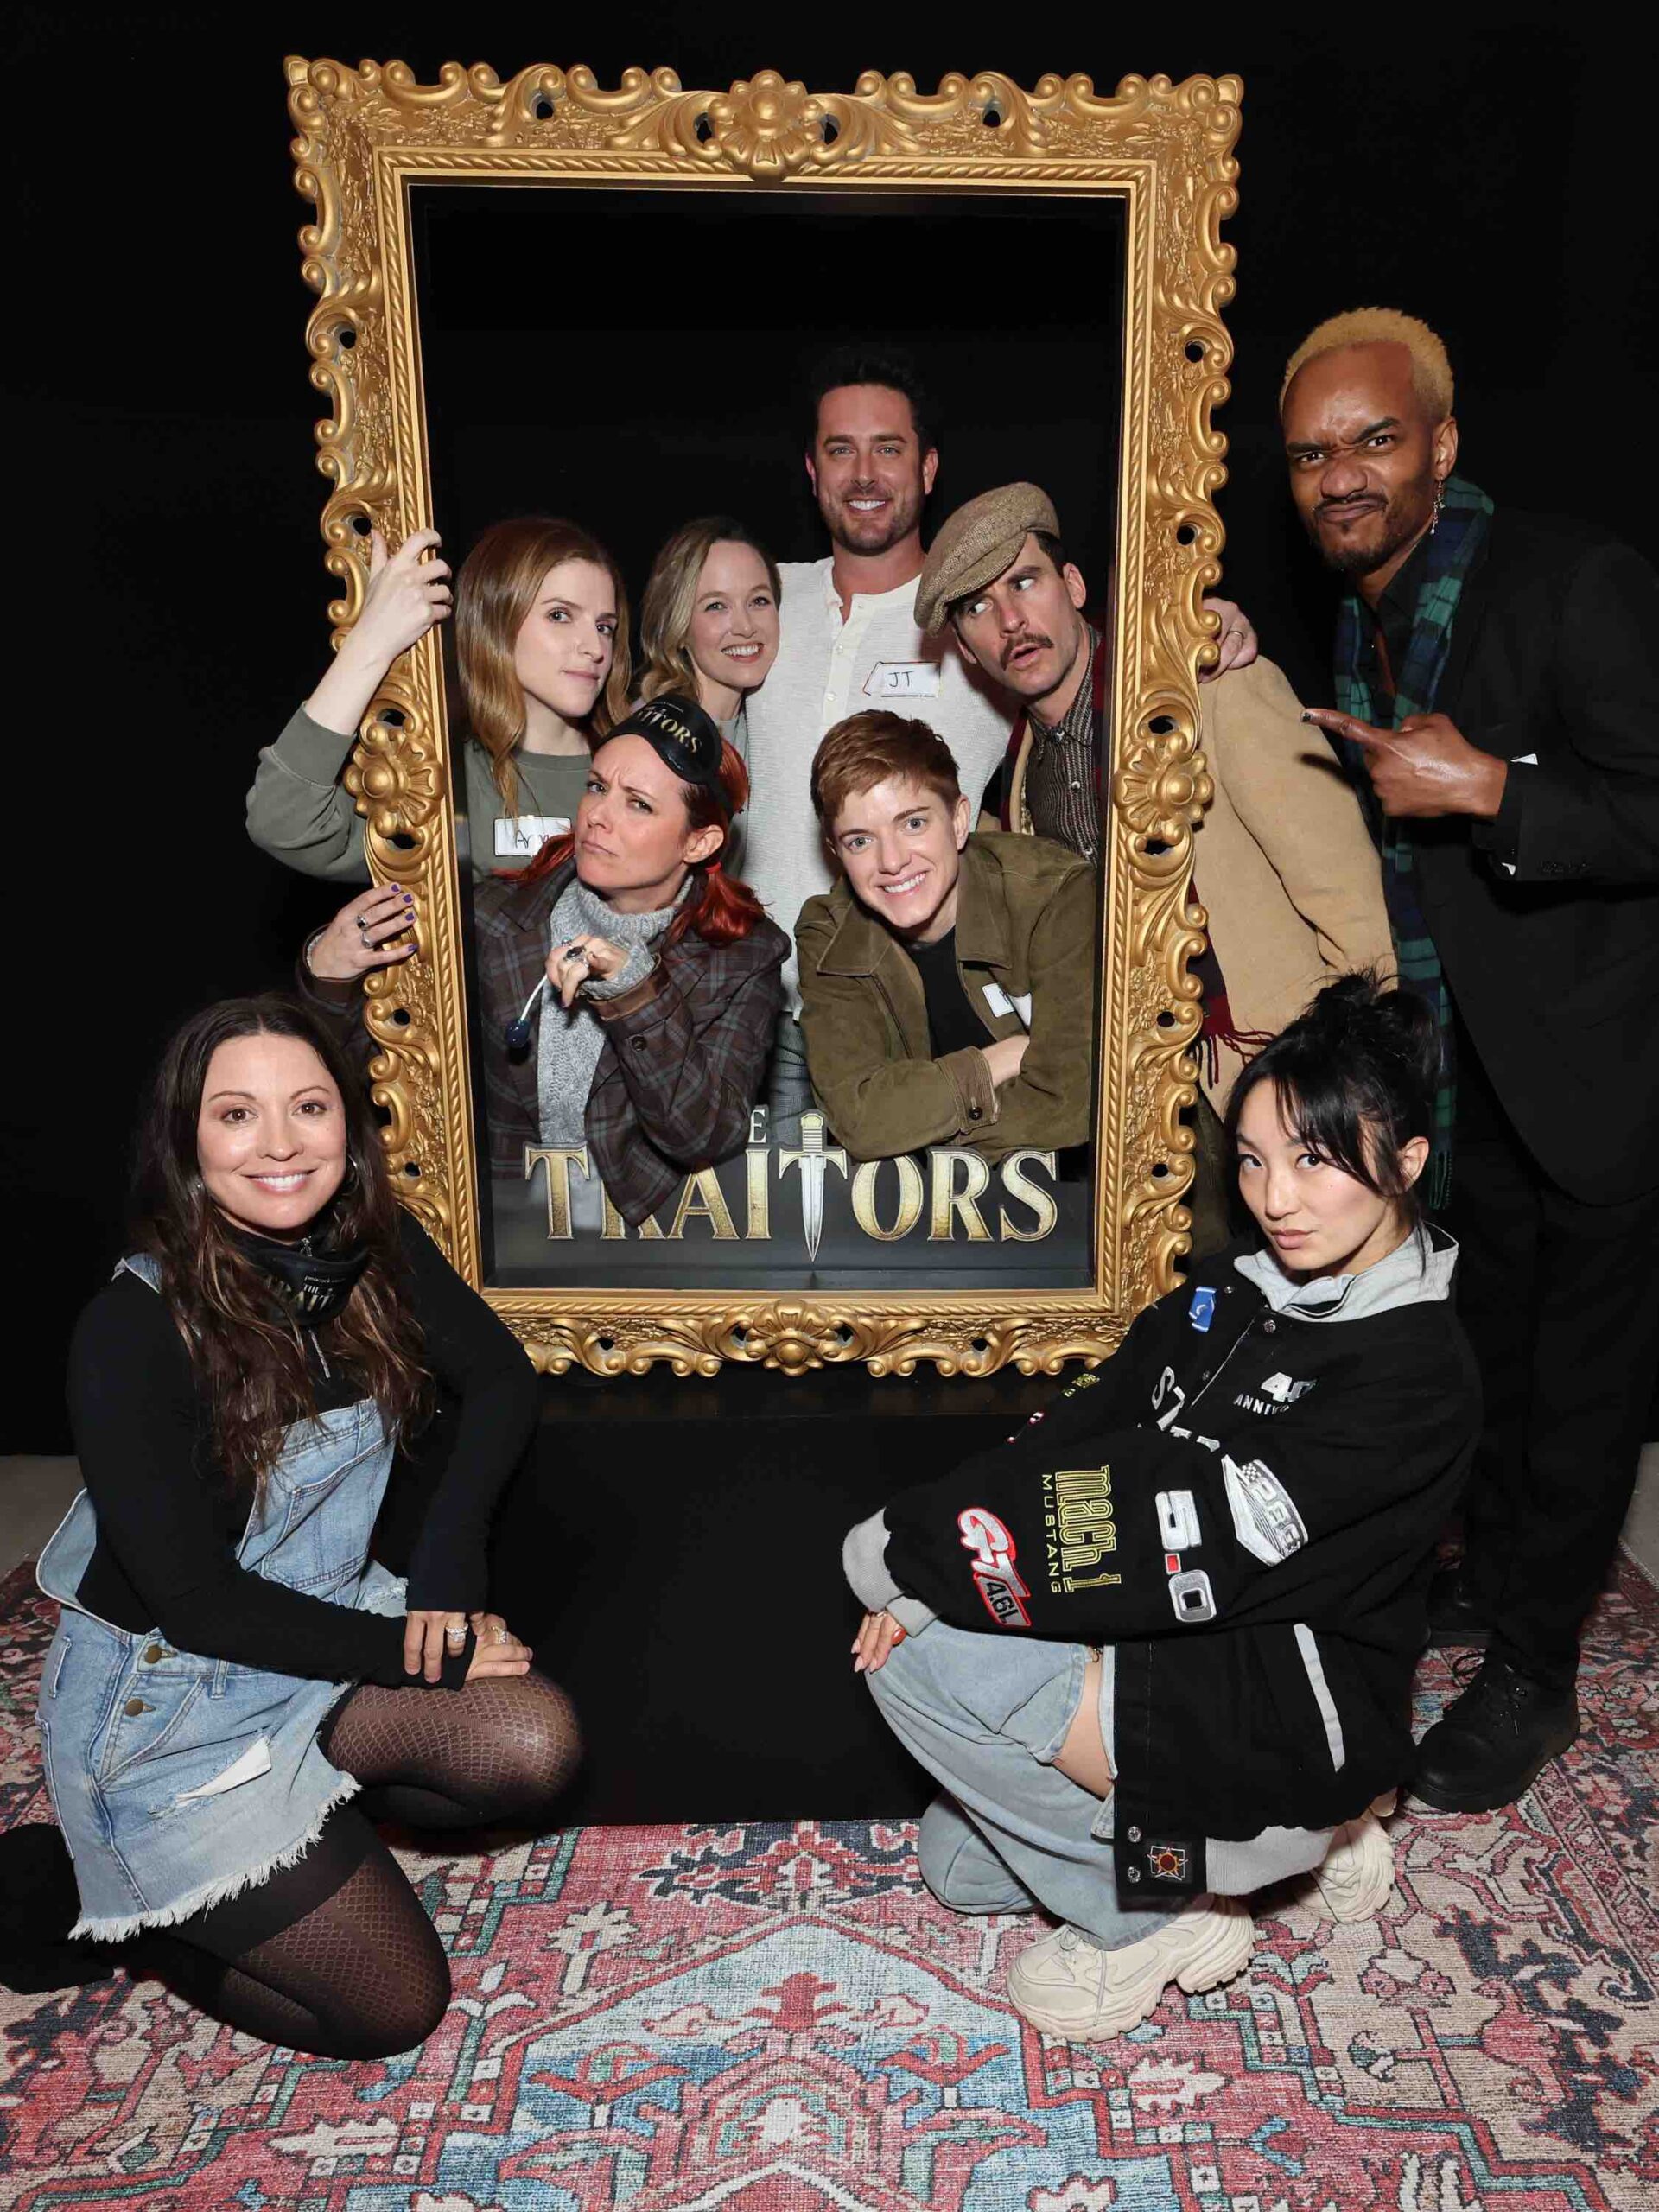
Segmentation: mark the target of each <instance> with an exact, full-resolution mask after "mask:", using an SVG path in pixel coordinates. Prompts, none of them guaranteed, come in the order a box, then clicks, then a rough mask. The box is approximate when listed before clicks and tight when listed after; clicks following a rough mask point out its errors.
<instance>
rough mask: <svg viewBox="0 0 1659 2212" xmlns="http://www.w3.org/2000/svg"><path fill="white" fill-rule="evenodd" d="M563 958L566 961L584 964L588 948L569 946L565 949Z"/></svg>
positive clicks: (575, 945)
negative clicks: (577, 961)
mask: <svg viewBox="0 0 1659 2212" xmlns="http://www.w3.org/2000/svg"><path fill="white" fill-rule="evenodd" d="M564 957H565V958H566V959H567V960H580V961H582V962H583V963H586V962H587V959H588V948H587V946H586V945H585V944H573V945H569V946H568V947H567V948H566V950H565V954H564Z"/></svg>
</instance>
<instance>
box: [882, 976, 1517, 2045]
mask: <svg viewBox="0 0 1659 2212" xmlns="http://www.w3.org/2000/svg"><path fill="white" fill-rule="evenodd" d="M1437 1070H1438V1053H1437V1049H1436V1045H1435V1039H1434V1036H1433V1023H1432V1021H1431V1020H1430V1018H1429V1016H1428V1014H1427V1012H1426V1010H1425V1009H1424V1008H1423V1007H1422V1006H1421V1002H1420V1001H1416V1000H1414V999H1413V998H1411V997H1409V996H1408V995H1405V994H1403V993H1401V992H1398V991H1390V992H1388V993H1385V994H1382V995H1379V994H1378V992H1377V990H1376V986H1375V985H1374V983H1373V982H1371V980H1370V978H1368V977H1361V976H1347V977H1344V978H1343V979H1341V980H1340V981H1339V982H1335V983H1332V984H1330V985H1328V986H1327V987H1326V988H1325V990H1324V991H1323V992H1321V993H1320V995H1319V998H1318V999H1317V1000H1316V1001H1315V1002H1314V1004H1313V1007H1312V1008H1311V1009H1310V1010H1309V1012H1308V1013H1307V1014H1305V1015H1304V1016H1303V1017H1302V1018H1301V1020H1299V1021H1296V1022H1294V1023H1293V1024H1292V1025H1291V1027H1289V1028H1288V1029H1287V1030H1286V1031H1284V1032H1283V1033H1282V1034H1281V1035H1280V1036H1279V1037H1278V1038H1276V1039H1274V1041H1273V1043H1271V1044H1270V1045H1268V1046H1267V1048H1266V1049H1265V1051H1264V1052H1262V1053H1261V1054H1260V1055H1259V1057H1258V1058H1255V1060H1254V1061H1252V1062H1251V1063H1250V1065H1249V1066H1248V1067H1247V1068H1246V1069H1245V1071H1244V1072H1243V1074H1242V1075H1241V1076H1240V1077H1239V1079H1238V1082H1237V1084H1236V1087H1235V1089H1234V1091H1233V1095H1232V1097H1231V1100H1230V1103H1229V1110H1228V1130H1229V1135H1230V1138H1231V1139H1232V1140H1233V1141H1234V1142H1235V1145H1236V1155H1237V1161H1238V1180H1239V1190H1240V1192H1241V1195H1242V1197H1243V1199H1244V1201H1245V1204H1246V1205H1248V1207H1249V1211H1250V1212H1251V1213H1252V1214H1253V1215H1254V1217H1255V1221H1256V1224H1257V1226H1258V1233H1257V1234H1256V1235H1255V1236H1252V1237H1249V1238H1248V1239H1246V1240H1243V1242H1241V1243H1237V1244H1235V1245H1233V1246H1230V1247H1229V1248H1228V1249H1227V1250H1225V1251H1224V1252H1221V1253H1217V1254H1216V1255H1214V1256H1213V1257H1212V1258H1211V1259H1209V1260H1207V1261H1205V1262H1200V1263H1199V1264H1198V1266H1197V1268H1195V1270H1194V1273H1193V1274H1192V1277H1191V1279H1190V1280H1189V1281H1187V1282H1186V1283H1185V1284H1183V1285H1182V1286H1181V1287H1180V1288H1179V1289H1178V1290H1175V1291H1172V1292H1171V1293H1170V1294H1168V1296H1166V1297H1165V1298H1163V1299H1161V1300H1160V1301H1159V1302H1158V1303H1157V1304H1156V1305H1155V1306H1152V1307H1151V1308H1150V1309H1149V1310H1148V1311H1147V1313H1143V1314H1141V1317H1140V1319H1138V1320H1137V1321H1136V1322H1135V1325H1134V1326H1133V1328H1132V1329H1131V1330H1130V1332H1129V1333H1128V1337H1127V1338H1125V1340H1124V1343H1123V1345H1122V1349H1121V1350H1120V1351H1118V1352H1117V1354H1116V1357H1114V1358H1112V1359H1111V1360H1109V1361H1108V1362H1107V1363H1106V1364H1105V1365H1104V1366H1103V1367H1102V1368H1101V1369H1100V1370H1098V1371H1097V1372H1096V1373H1093V1374H1088V1375H1084V1376H1079V1378H1078V1379H1077V1381H1076V1382H1075V1383H1072V1385H1071V1388H1070V1389H1068V1390H1067V1391H1066V1392H1065V1394H1064V1395H1062V1396H1061V1398H1060V1399H1059V1400H1058V1402H1057V1403H1056V1404H1054V1405H1053V1406H1052V1407H1051V1408H1049V1409H1048V1410H1047V1411H1046V1413H1045V1414H1037V1415H1035V1416H1033V1420H1032V1421H1031V1422H1030V1423H1029V1424H1028V1425H1027V1427H1026V1428H1025V1430H1024V1431H1023V1432H1022V1433H1020V1434H1019V1435H1018V1436H1016V1437H1014V1439H1013V1440H1011V1441H1010V1442H1009V1443H1007V1444H1006V1445H1003V1446H1000V1447H999V1448H997V1449H995V1450H993V1451H990V1452H982V1453H981V1454H980V1455H979V1456H978V1457H976V1458H975V1459H969V1460H968V1461H967V1462H966V1463H965V1464H964V1465H963V1466H961V1467H959V1468H958V1469H957V1471H955V1473H953V1474H951V1475H948V1476H945V1477H944V1478H941V1479H939V1480H937V1481H935V1482H932V1483H929V1484H925V1485H924V1486H922V1487H921V1488H919V1489H917V1490H913V1491H906V1492H905V1493H903V1494H902V1495H901V1496H899V1497H897V1498H895V1499H894V1500H893V1503H891V1504H890V1505H889V1506H888V1507H887V1510H886V1512H885V1514H882V1515H877V1516H874V1519H873V1520H871V1521H868V1522H864V1523H863V1524H861V1527H859V1528H857V1529H855V1530H854V1531H853V1532H852V1534H851V1535H849V1538H848V1540H847V1545H846V1548H845V1553H844V1560H845V1564H846V1567H847V1572H848V1578H849V1581H850V1582H851V1583H852V1586H853V1588H854V1591H855V1593H856V1595H857V1596H858V1597H859V1598H860V1599H861V1600H862V1601H863V1603H864V1605H866V1606H867V1608H868V1611H867V1614H866V1617H865V1620H864V1624H863V1626H862V1627H861V1630H860V1633H859V1637H858V1641H857V1643H855V1646H854V1649H855V1653H856V1655H857V1663H858V1665H859V1667H860V1669H861V1671H867V1672H868V1679H869V1682H870V1687H871V1689H872V1690H873V1692H874V1695H875V1699H876V1702H877V1704H878V1705H879V1706H880V1709H881V1712H882V1715H883V1717H884V1718H885V1719H887V1721H888V1722H889V1723H890V1725H891V1726H892V1727H893V1730H894V1731H895V1732H896V1733H897V1734H898V1736H899V1738H900V1740H901V1741H902V1742H903V1743H904V1744H905V1745H906V1746H907V1747H908V1748H909V1749H910V1750H911V1751H912V1752H913V1753H914V1754H915V1755H916V1757H917V1758H918V1759H920V1760H921V1762H922V1764H924V1765H925V1766H927V1767H929V1768H930V1769H931V1770H932V1772H933V1773H934V1774H935V1775H937V1776H938V1778H939V1780H940V1781H941V1782H942V1783H944V1788H945V1790H946V1792H947V1795H946V1796H943V1797H941V1798H940V1799H938V1800H937V1801H936V1802H935V1803H934V1804H933V1805H932V1806H931V1808H930V1809H929V1811H928V1813H927V1815H926V1817H925V1820H924V1821H923V1823H922V1831H921V1837H920V1842H919V1851H920V1856H921V1862H922V1872H923V1874H924V1876H925V1878H926V1880H927V1882H928V1884H929V1885H930V1887H931V1888H932V1889H933V1891H935V1893H936V1894H937V1895H938V1897H940V1898H941V1899H942V1900H943V1901H944V1903H945V1904H950V1905H953V1906H955V1907H957V1908H958V1909H960V1910H964V1911H983V1912H1006V1911H1018V1910H1021V1909H1022V1908H1025V1907H1028V1906H1030V1905H1033V1904H1037V1905H1041V1906H1042V1907H1043V1908H1045V1910H1047V1911H1048V1912H1049V1913H1051V1914H1052V1915H1053V1916H1054V1917H1055V1918H1057V1919H1058V1920H1059V1921H1061V1922H1062V1923H1063V1925H1062V1926H1061V1927H1060V1929H1058V1930H1057V1931H1056V1933H1055V1934H1053V1935H1052V1936H1047V1937H1046V1938H1044V1939H1043V1940H1041V1941H1039V1942H1037V1943H1034V1944H1033V1945H1032V1946H1031V1948H1029V1949H1027V1951H1026V1952H1024V1953H1023V1954H1022V1955H1021V1956H1020V1958H1019V1959H1018V1960H1017V1961H1016V1962H1015V1964H1014V1969H1013V1971H1012V1973H1011V1974H1010V1976H1009V1981H1008V1993H1009V1996H1010V1997H1011V1998H1012V1999H1013V2001H1014V2004H1015V2005H1017V2006H1018V2007H1019V2009H1020V2012H1022V2013H1024V2015H1025V2016H1026V2018H1028V2019H1030V2020H1031V2021H1033V2023H1034V2024H1036V2025H1037V2026H1039V2027H1041V2028H1044V2029H1048V2030H1051V2031H1054V2032H1056V2033H1064V2034H1067V2035H1071V2036H1073V2037H1082V2038H1085V2039H1086V2038H1088V2037H1098V2036H1105V2035H1111V2034H1116V2033H1121V2032H1122V2031H1125V2030H1127V2029H1128V2028H1131V2027H1133V2026H1135V2024H1137V2023H1138V2022H1139V2021H1141V2020H1142V2019H1144V2018H1147V2015H1148V2014H1149V2013H1150V2012H1152V2011H1153V2010H1154V2007H1155V2006H1156V2005H1157V2004H1158V2002H1159V1999H1160V1993H1161V1992H1162V1990H1163V1988H1164V1986H1166V1984H1167V1983H1169V1982H1172V1981H1175V1982H1179V1984H1180V1986H1182V1987H1183V1988H1185V1989H1187V1990H1200V1989H1207V1988H1211V1987H1213V1986H1215V1985H1216V1984H1217V1983H1219V1982H1222V1981H1225V1980H1230V1978H1231V1977H1232V1976H1233V1975H1235V1974H1238V1973H1240V1972H1242V1971H1243V1967H1245V1965H1246V1964H1247V1963H1248V1961H1249V1955H1250V1949H1251V1923H1250V1917H1249V1911H1248V1910H1247V1909H1246V1908H1245V1906H1244V1905H1243V1904H1242V1903H1240V1902H1239V1900H1240V1899H1241V1898H1243V1897H1245V1896H1247V1895H1248V1894H1249V1891H1252V1890H1254V1889H1256V1888H1259V1887H1261V1886H1262V1885H1264V1884H1266V1883H1268V1882H1272V1881H1276V1880H1280V1879H1281V1878H1285V1877H1287V1876H1290V1875H1294V1874H1298V1873H1302V1872H1315V1873H1316V1878H1317V1879H1318V1882H1319V1888H1320V1891H1322V1893H1323V1897H1324V1901H1325V1908H1326V1910H1328V1911H1329V1912H1330V1913H1332V1916H1334V1917H1336V1918H1338V1919H1353V1920H1357V1919H1363V1918H1366V1917H1369V1916H1370V1915H1371V1914H1373V1913H1374V1912H1375V1911H1376V1910H1377V1909H1378V1907H1379V1906H1380V1905H1381V1904H1382V1903H1383V1900H1384V1899H1385V1898H1386V1897H1387V1896H1388V1894H1389V1886H1390V1882H1391V1878H1392V1864H1393V1862H1392V1854H1391V1851H1390V1848H1389V1840H1388V1837H1387V1834H1386V1832H1385V1831H1383V1829H1382V1827H1380V1825H1379V1823H1378V1821H1377V1820H1376V1815H1375V1812H1374V1811H1373V1810H1372V1809H1371V1808H1373V1805H1374V1802H1375V1801H1377V1800H1378V1799H1379V1798H1381V1797H1382V1796H1383V1793H1386V1792H1389V1791H1391V1790H1392V1789H1394V1788H1395V1785H1397V1784H1398V1783H1400V1782H1401V1781H1402V1779H1403V1778H1404V1777H1405V1776H1406V1774H1407V1773H1408V1770H1409V1765H1410V1762H1411V1758H1412V1743H1411V1738H1410V1734H1409V1732H1408V1726H1407V1719H1408V1712H1409V1697H1410V1685H1411V1676H1412V1669H1413V1667H1414V1663H1415V1661H1416V1657H1417V1654H1418V1652H1419V1651H1420V1649H1421V1645H1422V1639H1423V1633H1424V1625H1425V1620H1426V1592H1427V1582H1428V1575H1429V1568H1430V1563H1431V1560H1432V1557H1433V1548H1434V1541H1435V1538H1436V1535H1437V1534H1438V1532H1439V1530H1440V1527H1441V1525H1442V1522H1443V1521H1444V1519H1445V1516H1446V1513H1447V1511H1448V1510H1450V1509H1451V1508H1452V1506H1453V1505H1454V1503H1456V1500H1457V1498H1458V1496H1459V1491H1460V1490H1461V1487H1462V1483H1463V1479H1464V1476H1465V1470H1466V1468H1467V1465H1468V1463H1469V1459H1470V1457H1471V1452H1472V1450H1473V1446H1474V1442H1475V1438H1476V1435H1477V1433H1478V1427H1479V1421H1480V1395H1479V1386H1478V1381H1477V1379H1476V1375H1475V1369H1474V1361H1473V1356H1472V1354H1471V1351H1470V1349H1469V1346H1468V1344H1467V1343H1466V1341H1465V1338H1464V1336H1463V1333H1462V1332H1461V1330H1460V1329H1459V1326H1458V1324H1457V1321H1456V1319H1455V1318H1454V1315H1453V1313H1452V1306H1451V1305H1450V1303H1449V1300H1450V1296H1451V1290H1452V1273H1453V1267H1454V1262H1455V1259H1456V1251H1457V1248H1456V1246H1455V1244H1453V1243H1452V1240H1451V1239H1450V1238H1449V1237H1447V1236H1446V1234H1445V1233H1444V1231H1442V1230H1439V1229H1433V1228H1425V1227H1424V1226H1423V1224H1422V1221H1421V1216H1420V1214H1419V1211H1418V1208H1417V1205H1416V1200H1415V1197H1414V1185H1415V1184H1416V1180H1417V1178H1418V1176H1419V1174H1420V1173H1421V1169H1422V1166H1423V1163H1424V1160H1426V1159H1427V1154H1428V1148H1429V1147H1428V1142H1427V1134H1426V1133H1427V1128H1428V1127H1429V1116H1430V1111H1431V1106H1432V1100H1433V1084H1434V1077H1435V1074H1436V1072H1437ZM1114 1877H1116V1881H1115V1880H1114Z"/></svg>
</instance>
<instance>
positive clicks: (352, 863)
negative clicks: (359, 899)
mask: <svg viewBox="0 0 1659 2212" xmlns="http://www.w3.org/2000/svg"><path fill="white" fill-rule="evenodd" d="M356 742H357V734H356V732H355V731H353V732H352V733H351V734H349V735H346V734H342V733H341V732H340V731H339V730H335V729H325V728H323V726H322V724H321V722H316V721H312V719H311V717H310V715H308V714H307V712H306V710H305V709H304V708H303V707H298V708H296V709H295V711H294V713H293V715H291V716H290V718H289V723H288V727H287V728H286V729H284V730H283V734H282V735H281V736H280V737H279V738H278V739H277V742H276V743H275V744H274V745H267V746H264V747H261V748H260V753H259V766H258V768H257V771H256V772H255V774H254V779H253V788H252V790H251V791H250V792H249V793H248V835H249V836H250V837H251V838H252V840H253V842H254V843H255V844H256V845H257V846H258V848H259V849H260V851H261V852H263V853H269V854H270V857H271V858H272V860H274V861H282V863H283V867H284V868H297V869H298V870H299V872H300V874H302V875H319V876H322V877H324V878H325V879H327V880H330V881H334V882H339V883H366V882H367V881H368V880H369V864H368V862H367V861H366V860H365V858H364V855H363V817H362V816H361V815H360V814H359V812H358V810H357V802H356V800H355V799H354V798H353V797H352V795H351V793H350V792H349V791H347V790H346V787H345V785H343V784H342V783H341V781H340V778H341V776H342V774H343V773H344V772H345V768H346V762H347V760H350V758H351V754H352V747H353V745H355V744H356Z"/></svg>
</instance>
